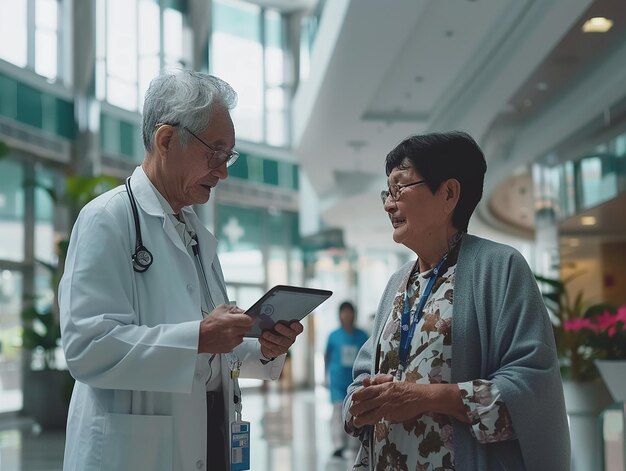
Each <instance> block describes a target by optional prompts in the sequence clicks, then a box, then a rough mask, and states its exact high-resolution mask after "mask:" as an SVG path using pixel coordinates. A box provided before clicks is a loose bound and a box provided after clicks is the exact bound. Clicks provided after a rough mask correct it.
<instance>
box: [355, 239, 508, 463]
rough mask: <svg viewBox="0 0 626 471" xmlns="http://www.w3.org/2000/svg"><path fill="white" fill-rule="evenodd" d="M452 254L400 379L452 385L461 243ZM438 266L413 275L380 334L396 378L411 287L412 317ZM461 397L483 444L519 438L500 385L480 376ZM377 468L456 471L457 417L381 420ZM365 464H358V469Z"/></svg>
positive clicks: (384, 359)
mask: <svg viewBox="0 0 626 471" xmlns="http://www.w3.org/2000/svg"><path fill="white" fill-rule="evenodd" d="M459 245H460V244H458V245H457V246H456V248H455V249H453V250H452V252H451V253H450V256H449V259H448V261H447V262H446V264H445V265H444V266H443V267H442V274H441V276H440V277H439V278H438V279H437V280H436V282H435V284H434V286H433V289H432V292H431V295H430V297H429V299H428V301H427V302H426V305H425V307H424V315H423V316H422V319H421V320H420V321H419V323H418V324H417V326H416V329H415V334H414V336H413V339H412V342H411V346H410V350H409V354H408V358H407V365H406V369H405V370H404V371H403V372H402V374H401V378H400V381H411V382H415V383H424V384H433V383H449V382H450V380H451V365H452V361H453V359H452V320H453V309H452V308H453V302H454V281H455V271H456V261H457V257H458V247H459ZM431 274H432V270H429V271H426V272H423V273H417V272H416V270H414V272H413V273H411V274H410V275H409V276H408V280H406V282H407V283H403V284H402V285H401V286H402V289H400V290H399V291H398V292H397V293H396V297H395V300H394V303H393V309H392V312H391V314H390V316H389V317H388V319H387V323H386V325H385V327H384V329H383V333H382V336H381V338H380V349H381V350H380V352H381V354H380V362H381V363H380V367H379V371H380V373H387V374H392V375H394V376H395V374H396V372H397V369H398V365H399V360H398V348H399V344H400V322H401V317H402V312H403V310H404V299H405V292H404V287H405V286H406V287H408V296H409V304H410V308H411V313H412V315H415V314H414V313H413V311H414V310H415V309H416V305H417V304H418V303H419V299H420V290H421V289H423V288H424V287H425V286H426V284H427V283H428V279H429V277H430V276H431ZM458 386H459V388H460V390H461V397H462V400H463V403H464V405H465V408H466V410H467V415H468V418H469V420H470V422H471V430H472V434H473V435H474V437H475V438H476V439H477V440H478V441H479V442H480V443H492V442H497V441H504V440H510V439H514V438H516V436H515V431H514V430H513V425H512V423H511V418H510V415H509V413H508V410H507V408H506V405H505V404H504V402H503V400H502V397H501V395H500V391H499V390H498V388H497V387H496V385H495V384H493V383H491V382H489V381H486V380H483V379H477V380H474V381H468V382H466V383H460V384H459V385H458ZM373 451H374V453H373V457H374V466H373V468H374V469H375V470H377V471H383V470H385V471H387V470H404V471H409V470H410V471H427V470H432V471H435V470H437V471H442V470H454V469H455V466H454V431H453V427H452V420H451V418H450V417H449V416H447V415H443V414H434V413H433V414H424V415H422V416H419V417H417V418H415V419H412V420H410V421H408V422H405V423H400V424H392V423H390V422H388V421H386V420H381V421H380V422H379V423H378V424H376V425H375V428H374V450H373ZM364 464H365V463H362V462H361V463H359V462H357V463H355V467H354V469H355V470H357V469H358V470H360V469H363V467H362V466H363V465H364Z"/></svg>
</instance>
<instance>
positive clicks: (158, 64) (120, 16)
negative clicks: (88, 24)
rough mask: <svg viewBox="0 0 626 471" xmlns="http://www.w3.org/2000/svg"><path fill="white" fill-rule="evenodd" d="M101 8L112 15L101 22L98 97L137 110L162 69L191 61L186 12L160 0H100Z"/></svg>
mask: <svg viewBox="0 0 626 471" xmlns="http://www.w3.org/2000/svg"><path fill="white" fill-rule="evenodd" d="M179 3H180V8H181V9H184V6H185V4H184V2H182V3H181V2H179ZM96 9H97V16H98V18H106V21H99V22H97V26H96V27H97V30H96V96H97V97H98V99H100V100H106V101H108V102H109V103H111V104H113V105H115V106H118V107H120V108H124V109H127V110H131V111H136V110H138V109H140V108H141V107H142V106H143V99H144V95H145V92H146V90H147V89H148V86H149V85H150V81H151V80H152V79H153V78H154V77H155V76H156V75H158V73H159V71H161V70H163V69H175V68H182V67H184V66H185V64H186V63H187V56H186V55H185V47H184V46H185V42H184V38H185V34H186V31H187V26H186V25H185V16H184V13H183V12H181V11H180V10H178V9H175V8H172V7H169V6H168V7H163V8H161V6H160V5H159V2H158V1H157V0H131V1H127V0H97V3H96Z"/></svg>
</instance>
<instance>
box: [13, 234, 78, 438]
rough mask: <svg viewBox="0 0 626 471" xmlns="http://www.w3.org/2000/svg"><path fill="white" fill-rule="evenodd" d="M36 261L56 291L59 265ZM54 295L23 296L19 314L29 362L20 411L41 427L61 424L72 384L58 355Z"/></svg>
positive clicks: (59, 427) (59, 330) (57, 325)
mask: <svg viewBox="0 0 626 471" xmlns="http://www.w3.org/2000/svg"><path fill="white" fill-rule="evenodd" d="M61 244H62V242H60V243H59V245H61ZM38 263H39V264H40V265H42V266H43V267H45V268H46V269H48V270H50V274H51V277H52V292H53V293H54V292H56V287H57V285H58V278H59V277H58V273H59V268H58V267H57V266H54V265H50V264H47V263H44V262H41V261H38ZM55 298H56V297H55V296H54V295H53V296H52V297H51V299H42V298H41V297H35V296H27V297H26V299H25V300H24V309H23V310H22V313H21V315H22V348H24V349H26V350H28V351H30V364H29V365H27V368H25V369H24V381H23V385H24V387H23V406H22V414H24V415H28V416H29V417H32V418H33V419H34V420H35V422H37V424H38V425H39V426H40V427H41V428H43V429H62V428H64V427H65V422H66V419H67V410H68V405H69V399H70V396H71V394H72V387H73V385H74V380H73V379H72V377H71V376H70V374H69V372H68V371H67V368H66V367H65V364H64V362H63V361H62V355H61V354H60V350H61V328H60V325H59V317H58V312H57V310H56V300H55ZM59 360H60V361H59Z"/></svg>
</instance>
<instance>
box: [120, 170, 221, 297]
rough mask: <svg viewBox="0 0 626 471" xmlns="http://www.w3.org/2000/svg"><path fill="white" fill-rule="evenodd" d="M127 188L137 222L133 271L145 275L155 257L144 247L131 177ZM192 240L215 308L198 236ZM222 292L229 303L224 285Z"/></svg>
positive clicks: (212, 266) (128, 179)
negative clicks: (201, 256)
mask: <svg viewBox="0 0 626 471" xmlns="http://www.w3.org/2000/svg"><path fill="white" fill-rule="evenodd" d="M124 186H126V192H127V193H128V199H129V200H130V208H131V209H132V211H133V220H134V221H135V253H134V254H133V255H132V256H131V260H132V263H133V270H135V271H136V272H137V273H143V272H145V271H146V270H147V269H148V268H150V265H152V262H153V261H154V257H153V256H152V253H151V252H150V251H149V250H148V249H147V248H146V247H145V246H144V245H143V240H142V239H141V226H140V224H139V211H138V210H137V202H136V201H135V195H134V194H133V190H132V189H131V187H130V177H128V178H127V179H126V182H125V183H124ZM192 239H193V240H194V242H195V244H194V245H193V246H192V251H193V254H194V255H195V258H196V261H197V263H198V265H199V267H200V272H201V273H202V278H203V280H202V281H204V289H205V291H206V293H207V295H208V296H209V299H210V301H211V303H212V304H213V306H216V304H215V302H214V301H213V297H212V296H211V291H210V290H209V283H208V280H207V277H206V273H205V272H204V264H203V263H202V259H201V258H200V246H199V245H198V236H197V235H195V234H194V235H193V236H192ZM211 268H212V269H213V274H214V275H215V277H216V279H219V275H218V274H217V270H216V269H215V264H213V263H212V264H211ZM218 285H219V287H220V290H221V291H222V295H223V296H224V300H225V301H226V302H228V294H227V293H226V289H225V288H224V286H223V284H222V283H218Z"/></svg>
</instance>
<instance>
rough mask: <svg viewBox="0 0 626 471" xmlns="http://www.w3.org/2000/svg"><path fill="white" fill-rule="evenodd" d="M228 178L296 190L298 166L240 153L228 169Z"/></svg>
mask: <svg viewBox="0 0 626 471" xmlns="http://www.w3.org/2000/svg"><path fill="white" fill-rule="evenodd" d="M228 176H229V177H232V178H240V179H242V180H248V181H253V182H257V183H263V184H265V185H272V186H278V187H280V188H289V189H290V190H298V166H297V165H294V164H292V163H289V162H282V161H278V160H274V159H268V158H264V157H260V156H257V155H250V154H248V153H246V152H241V153H240V155H239V158H238V159H237V162H235V163H234V164H233V166H232V167H230V168H229V169H228Z"/></svg>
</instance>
